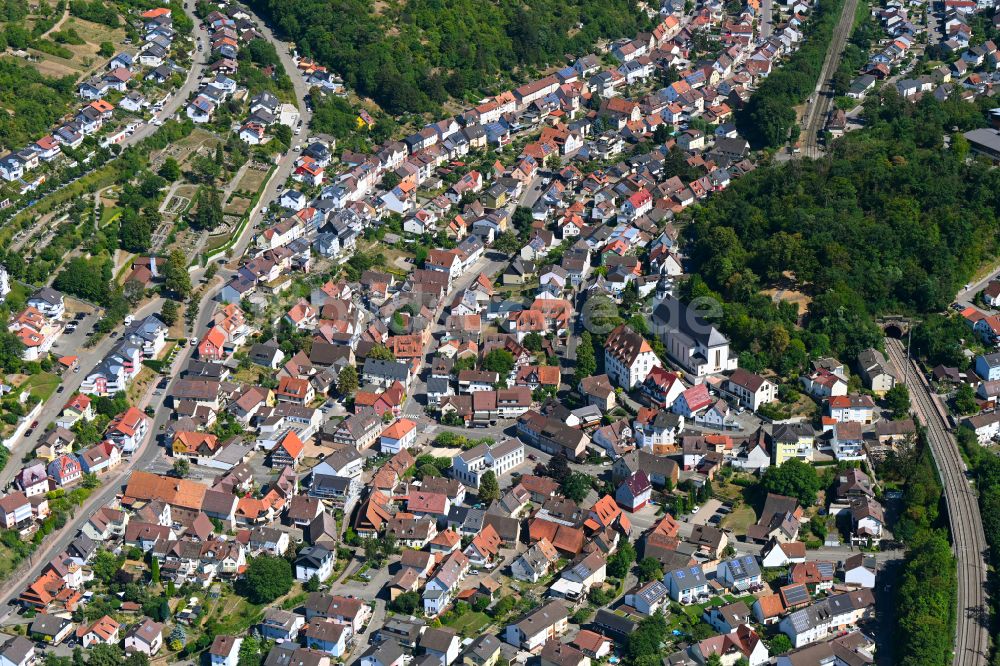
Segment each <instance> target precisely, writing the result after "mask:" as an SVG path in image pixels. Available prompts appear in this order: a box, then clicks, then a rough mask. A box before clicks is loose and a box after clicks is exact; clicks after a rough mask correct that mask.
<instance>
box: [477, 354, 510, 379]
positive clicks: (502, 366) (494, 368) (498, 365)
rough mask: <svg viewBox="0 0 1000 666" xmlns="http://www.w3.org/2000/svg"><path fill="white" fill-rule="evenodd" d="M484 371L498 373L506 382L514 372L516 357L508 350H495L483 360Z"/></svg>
mask: <svg viewBox="0 0 1000 666" xmlns="http://www.w3.org/2000/svg"><path fill="white" fill-rule="evenodd" d="M483 370H489V371H491V372H495V373H497V374H498V375H500V381H501V382H504V381H506V379H507V377H509V376H510V373H511V371H513V370H514V355H513V354H511V353H510V352H509V351H507V350H506V349H494V350H493V351H491V352H490V353H489V354H487V355H486V356H485V357H484V358H483Z"/></svg>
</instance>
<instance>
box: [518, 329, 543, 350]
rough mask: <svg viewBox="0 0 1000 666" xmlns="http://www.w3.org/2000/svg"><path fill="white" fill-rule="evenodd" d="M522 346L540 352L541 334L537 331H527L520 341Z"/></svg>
mask: <svg viewBox="0 0 1000 666" xmlns="http://www.w3.org/2000/svg"><path fill="white" fill-rule="evenodd" d="M521 344H523V345H524V348H525V349H527V350H528V351H533V352H540V351H542V336H541V335H539V334H538V333H534V332H532V333H528V334H527V335H526V336H524V340H522V341H521Z"/></svg>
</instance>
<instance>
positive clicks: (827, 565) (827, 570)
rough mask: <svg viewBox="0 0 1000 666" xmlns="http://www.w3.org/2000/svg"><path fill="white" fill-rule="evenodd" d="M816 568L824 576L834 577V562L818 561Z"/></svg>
mask: <svg viewBox="0 0 1000 666" xmlns="http://www.w3.org/2000/svg"><path fill="white" fill-rule="evenodd" d="M816 570H817V571H819V573H820V575H821V576H823V577H824V578H833V562H817V563H816Z"/></svg>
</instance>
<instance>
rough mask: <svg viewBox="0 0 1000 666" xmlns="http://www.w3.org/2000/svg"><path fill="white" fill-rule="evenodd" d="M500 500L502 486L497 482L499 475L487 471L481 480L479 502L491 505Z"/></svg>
mask: <svg viewBox="0 0 1000 666" xmlns="http://www.w3.org/2000/svg"><path fill="white" fill-rule="evenodd" d="M498 499H500V484H499V483H498V482H497V475H496V474H494V473H493V471H492V470H487V471H486V473H485V474H483V476H482V478H481V479H479V501H480V502H482V503H484V504H489V503H490V502H493V501H495V500H498Z"/></svg>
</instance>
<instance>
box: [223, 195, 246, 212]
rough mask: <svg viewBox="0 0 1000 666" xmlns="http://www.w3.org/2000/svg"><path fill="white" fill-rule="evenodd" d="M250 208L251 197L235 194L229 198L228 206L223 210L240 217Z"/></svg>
mask: <svg viewBox="0 0 1000 666" xmlns="http://www.w3.org/2000/svg"><path fill="white" fill-rule="evenodd" d="M248 210H250V199H247V198H246V197H240V196H235V197H233V198H232V199H230V200H229V203H227V204H226V207H225V208H224V209H223V212H225V214H226V215H236V216H238V217H239V216H242V215H243V214H244V213H246V212H247V211H248Z"/></svg>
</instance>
